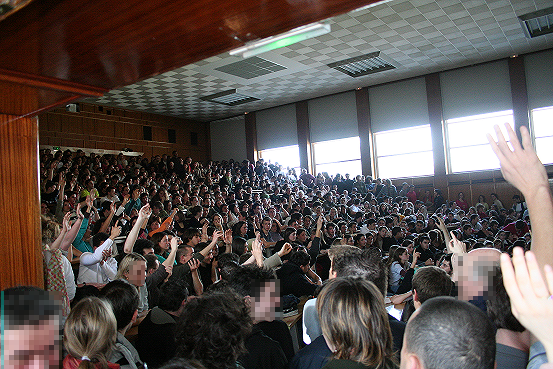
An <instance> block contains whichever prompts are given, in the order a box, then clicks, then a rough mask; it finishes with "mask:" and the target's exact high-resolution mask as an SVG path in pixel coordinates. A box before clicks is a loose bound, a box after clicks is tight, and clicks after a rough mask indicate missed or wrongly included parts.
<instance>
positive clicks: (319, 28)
mask: <svg viewBox="0 0 553 369" xmlns="http://www.w3.org/2000/svg"><path fill="white" fill-rule="evenodd" d="M329 32H330V24H328V23H313V24H309V25H307V26H302V27H298V28H294V29H293V30H291V31H288V32H285V33H281V34H280V35H277V36H271V37H267V38H264V39H262V40H259V41H254V42H251V43H247V44H246V45H244V46H242V47H239V48H238V49H234V50H231V51H230V52H229V54H230V55H242V57H243V58H249V57H251V56H254V55H257V54H261V53H264V52H267V51H270V50H275V49H280V48H281V47H285V46H289V45H292V44H295V43H296V42H300V41H304V40H307V39H310V38H313V37H317V36H321V35H324V34H327V33H329Z"/></svg>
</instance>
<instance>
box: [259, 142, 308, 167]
mask: <svg viewBox="0 0 553 369" xmlns="http://www.w3.org/2000/svg"><path fill="white" fill-rule="evenodd" d="M259 157H260V159H263V160H264V161H265V162H268V163H273V164H277V163H278V164H280V165H282V168H284V169H285V168H287V167H289V168H290V169H291V168H296V169H299V167H300V149H299V147H298V145H292V146H283V147H277V148H274V149H267V150H261V151H259ZM296 173H297V170H296Z"/></svg>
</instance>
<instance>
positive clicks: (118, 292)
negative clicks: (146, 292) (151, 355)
mask: <svg viewBox="0 0 553 369" xmlns="http://www.w3.org/2000/svg"><path fill="white" fill-rule="evenodd" d="M101 297H102V299H104V300H106V301H108V302H109V303H110V305H111V307H112V310H113V314H114V315H115V319H116V320H117V340H116V343H115V348H114V350H113V352H112V354H111V356H110V358H109V360H110V361H111V362H113V363H116V364H119V365H120V366H121V369H138V368H140V367H141V366H142V364H143V363H142V360H140V356H139V355H138V352H137V351H136V349H135V348H134V346H133V345H132V344H131V343H130V342H129V340H127V339H126V338H125V333H127V331H128V330H129V328H130V327H131V326H132V324H133V323H134V322H135V321H136V319H137V317H138V302H139V297H138V292H137V290H136V287H135V286H133V285H131V284H130V283H128V282H126V281H122V280H116V281H113V282H110V283H108V284H107V285H105V286H104V288H102V291H101Z"/></svg>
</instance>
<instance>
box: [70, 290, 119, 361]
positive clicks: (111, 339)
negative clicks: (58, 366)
mask: <svg viewBox="0 0 553 369" xmlns="http://www.w3.org/2000/svg"><path fill="white" fill-rule="evenodd" d="M116 338H117V321H116V319H115V315H114V314H113V311H112V308H111V305H110V304H109V303H108V302H106V301H104V300H100V299H99V298H97V297H86V298H84V299H82V300H81V301H79V303H77V305H75V307H73V309H72V310H71V313H70V314H69V317H68V318H67V321H66V322H65V328H64V335H63V344H64V347H65V348H66V350H67V352H69V354H70V355H71V356H73V357H74V358H75V359H79V360H80V359H81V358H82V357H84V356H86V357H88V358H89V360H82V361H81V363H80V364H79V369H88V368H90V369H92V368H96V363H99V364H100V367H103V368H108V360H107V357H108V355H109V354H110V353H111V351H112V349H113V347H114V346H115V341H116Z"/></svg>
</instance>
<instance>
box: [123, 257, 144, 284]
mask: <svg viewBox="0 0 553 369" xmlns="http://www.w3.org/2000/svg"><path fill="white" fill-rule="evenodd" d="M126 277H127V280H128V281H129V283H130V284H132V285H134V286H136V287H142V286H144V283H145V282H146V262H145V261H142V260H136V261H133V262H132V264H131V267H130V269H129V273H128V274H127V275H126Z"/></svg>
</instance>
